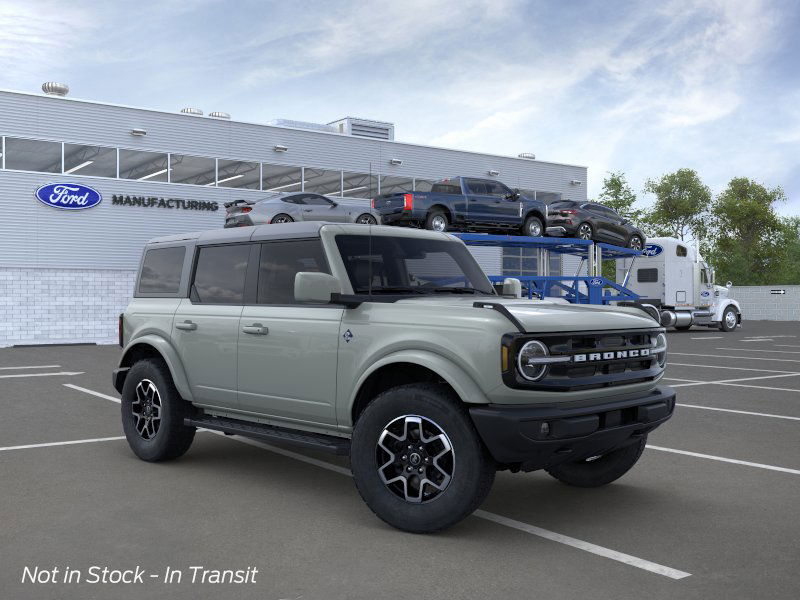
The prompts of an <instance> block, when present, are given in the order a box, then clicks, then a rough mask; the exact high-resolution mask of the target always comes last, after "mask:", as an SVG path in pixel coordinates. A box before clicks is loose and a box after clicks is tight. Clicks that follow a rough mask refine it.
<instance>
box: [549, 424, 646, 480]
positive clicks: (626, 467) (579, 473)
mask: <svg viewBox="0 0 800 600" xmlns="http://www.w3.org/2000/svg"><path fill="white" fill-rule="evenodd" d="M645 444H647V436H643V437H642V439H641V440H639V442H638V443H633V444H629V445H628V446H624V447H623V448H619V449H617V450H612V451H611V452H609V453H607V454H602V455H600V456H592V457H591V458H587V459H585V460H579V461H577V462H568V463H563V464H560V465H556V466H555V467H550V468H549V469H547V472H548V473H550V475H552V476H553V477H555V478H556V479H558V480H559V481H561V482H562V483H566V484H567V485H574V486H577V487H600V486H601V485H606V484H609V483H611V482H612V481H615V480H617V479H619V478H620V477H622V476H623V475H625V473H627V472H628V471H630V469H631V467H633V465H635V464H636V461H638V460H639V457H640V456H641V455H642V452H644V447H645Z"/></svg>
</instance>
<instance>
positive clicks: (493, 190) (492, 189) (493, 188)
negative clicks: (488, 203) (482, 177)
mask: <svg viewBox="0 0 800 600" xmlns="http://www.w3.org/2000/svg"><path fill="white" fill-rule="evenodd" d="M484 185H485V186H486V191H487V193H488V194H489V195H491V196H497V197H498V198H505V197H506V196H508V195H509V194H510V193H511V190H510V189H508V188H507V187H506V186H505V185H503V184H502V183H500V182H499V181H487V182H485V183H484Z"/></svg>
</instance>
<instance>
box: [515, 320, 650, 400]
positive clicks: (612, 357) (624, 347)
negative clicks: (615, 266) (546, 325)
mask: <svg viewBox="0 0 800 600" xmlns="http://www.w3.org/2000/svg"><path fill="white" fill-rule="evenodd" d="M660 331H661V330H657V329H653V330H644V331H641V330H640V331H624V332H619V331H606V332H602V331H601V332H596V331H592V332H578V333H559V334H522V335H515V336H511V337H512V338H513V339H511V340H509V341H510V342H511V344H510V346H511V348H510V350H511V353H512V356H514V357H516V355H517V352H518V351H519V350H520V349H521V348H522V346H523V345H525V343H526V342H528V341H530V340H532V339H536V340H539V341H541V342H543V343H545V344H546V345H547V347H548V349H549V350H550V355H551V356H554V357H558V356H566V357H569V358H570V359H571V360H570V362H564V363H554V364H551V365H550V367H549V369H548V371H547V374H546V375H545V377H544V378H543V379H541V380H540V381H536V382H529V381H526V380H525V379H524V378H523V377H522V376H521V375H519V373H518V372H517V370H516V360H515V361H514V367H513V368H512V369H510V370H509V372H508V373H507V374H505V376H504V379H505V381H506V383H507V384H511V382H512V381H513V385H512V387H524V388H532V389H551V390H561V391H567V390H576V389H591V388H603V387H610V386H615V385H623V384H630V383H636V382H641V381H652V380H653V379H654V378H656V377H657V376H658V375H659V374H660V373H661V372H662V370H663V369H662V368H661V366H660V365H659V364H658V360H657V358H656V356H652V357H651V356H646V357H639V356H636V357H630V356H625V354H626V353H628V354H629V353H630V351H631V350H640V349H643V348H648V349H649V348H650V347H651V346H652V343H653V340H654V339H655V336H656V335H658V333H659V332H660ZM576 355H578V356H581V357H583V356H586V360H584V361H580V362H576V361H575V359H574V357H575V356H576Z"/></svg>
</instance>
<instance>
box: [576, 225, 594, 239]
mask: <svg viewBox="0 0 800 600" xmlns="http://www.w3.org/2000/svg"><path fill="white" fill-rule="evenodd" d="M575 235H576V237H577V238H578V239H579V240H590V239H592V236H593V235H594V230H593V229H592V226H591V225H589V223H581V224H580V225H578V230H577V232H576V233H575Z"/></svg>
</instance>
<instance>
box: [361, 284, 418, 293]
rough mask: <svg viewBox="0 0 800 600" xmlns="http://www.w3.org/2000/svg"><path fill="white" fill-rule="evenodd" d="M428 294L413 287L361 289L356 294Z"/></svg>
mask: <svg viewBox="0 0 800 600" xmlns="http://www.w3.org/2000/svg"><path fill="white" fill-rule="evenodd" d="M370 293H372V294H426V293H428V292H426V291H425V290H422V289H420V288H418V287H411V286H400V285H398V286H387V287H374V288H372V289H367V288H359V289H358V290H356V294H370Z"/></svg>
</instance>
